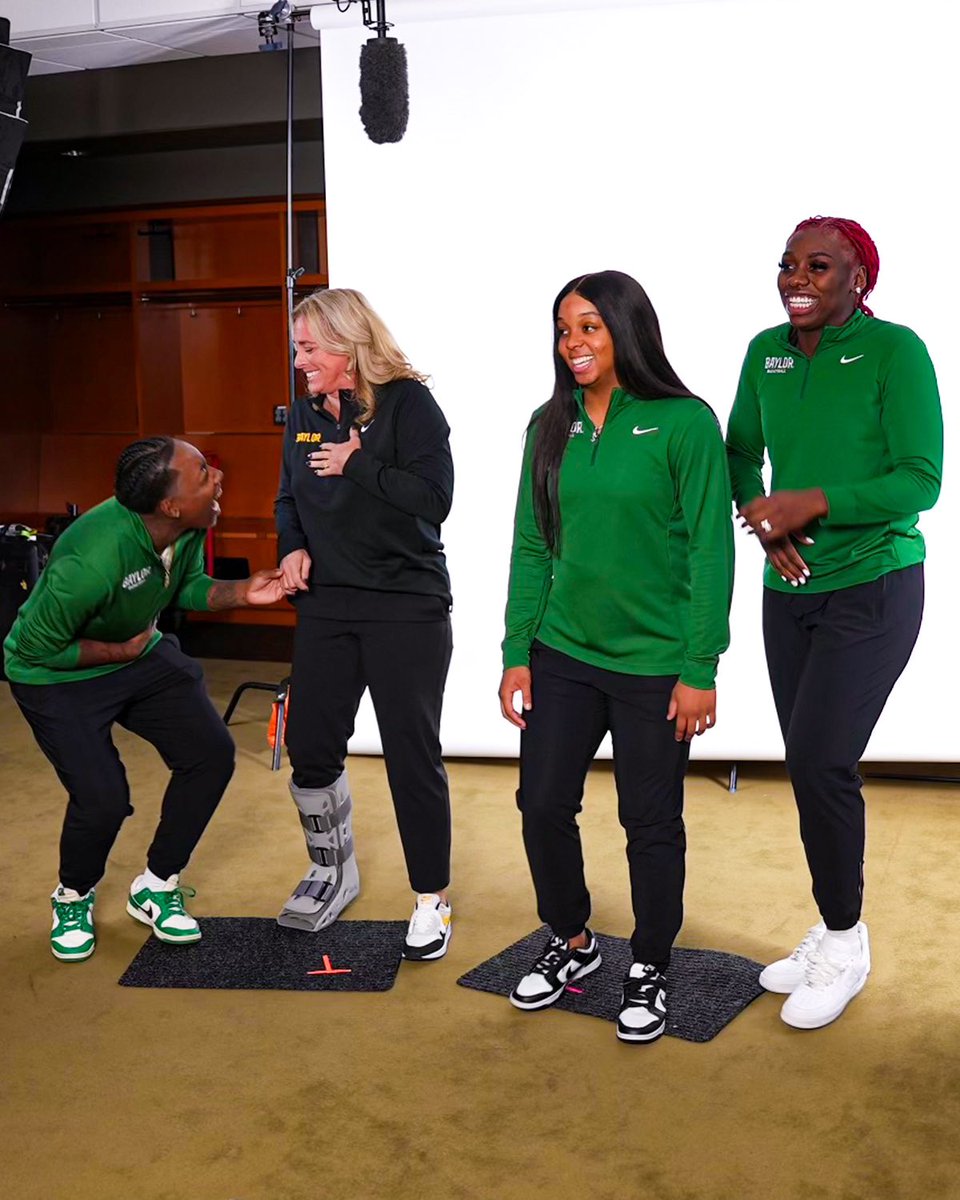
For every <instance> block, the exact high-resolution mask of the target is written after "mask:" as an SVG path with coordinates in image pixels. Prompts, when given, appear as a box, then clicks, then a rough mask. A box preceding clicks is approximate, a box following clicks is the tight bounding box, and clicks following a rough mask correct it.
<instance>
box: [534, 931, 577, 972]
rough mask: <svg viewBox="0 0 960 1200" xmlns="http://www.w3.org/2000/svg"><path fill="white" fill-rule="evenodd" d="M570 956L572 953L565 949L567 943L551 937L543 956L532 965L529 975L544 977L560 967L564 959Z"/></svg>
mask: <svg viewBox="0 0 960 1200" xmlns="http://www.w3.org/2000/svg"><path fill="white" fill-rule="evenodd" d="M572 954H573V951H572V950H570V949H569V948H568V947H567V943H566V942H565V941H564V940H563V938H559V937H552V938H551V939H550V941H549V943H548V944H547V948H546V950H544V952H543V954H541V955H540V957H539V958H538V959H537V961H536V962H535V963H534V964H533V971H532V972H531V974H535V975H546V974H548V973H549V972H550V971H551V970H553V969H554V968H555V967H559V966H562V965H563V962H564V959H565V957H566V956H567V955H572Z"/></svg>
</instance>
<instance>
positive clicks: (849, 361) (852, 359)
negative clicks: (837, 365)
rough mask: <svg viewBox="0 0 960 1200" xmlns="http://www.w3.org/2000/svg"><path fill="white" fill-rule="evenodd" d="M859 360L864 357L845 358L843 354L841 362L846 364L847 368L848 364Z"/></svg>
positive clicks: (859, 355)
mask: <svg viewBox="0 0 960 1200" xmlns="http://www.w3.org/2000/svg"><path fill="white" fill-rule="evenodd" d="M858 358H863V355H862V354H855V355H854V356H853V358H845V357H844V356H843V355H842V354H841V355H840V361H841V362H842V363H843V364H844V366H846V364H847V363H852V362H856V361H857V359H858Z"/></svg>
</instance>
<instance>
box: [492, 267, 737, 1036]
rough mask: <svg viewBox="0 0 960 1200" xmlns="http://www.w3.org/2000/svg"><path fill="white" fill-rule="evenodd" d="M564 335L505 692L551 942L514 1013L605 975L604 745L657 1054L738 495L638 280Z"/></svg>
mask: <svg viewBox="0 0 960 1200" xmlns="http://www.w3.org/2000/svg"><path fill="white" fill-rule="evenodd" d="M553 322H554V366H555V373H556V382H555V385H554V391H553V396H552V397H551V398H550V400H549V401H548V402H547V404H545V405H544V406H543V407H541V408H540V409H538V410H537V411H536V412H535V413H534V414H533V417H532V418H531V421H530V424H529V426H528V430H527V441H526V447H525V452H524V459H523V469H522V475H521V480H520V492H519V499H518V502H517V513H516V521H515V531H514V542H513V559H512V563H511V570H510V586H509V597H508V601H507V615H506V626H507V628H506V637H505V639H504V643H503V664H504V672H503V679H502V681H501V684H500V707H501V710H502V713H503V716H504V717H505V718H506V719H507V720H508V721H510V722H511V723H512V724H514V725H516V726H518V727H519V728H520V730H521V731H522V732H521V738H520V788H519V791H518V793H517V802H518V805H519V808H520V811H521V814H522V817H523V839H524V845H525V847H526V851H527V857H528V860H529V863H530V870H531V873H532V876H533V883H534V888H535V891H536V894H537V907H538V912H539V914H540V917H541V919H542V920H543V921H545V922H546V924H547V925H549V926H550V929H551V936H550V939H549V941H548V943H547V945H546V947H545V948H544V952H543V954H542V955H541V956H540V957H539V958H538V959H537V961H536V962H535V963H534V964H533V965H532V967H531V969H530V971H529V972H528V973H527V974H526V975H525V976H524V977H523V978H522V979H521V980H520V981H519V983H518V984H517V986H516V988H515V989H514V991H513V993H512V995H511V997H510V999H511V1002H512V1003H513V1004H514V1005H516V1007H518V1008H522V1009H539V1008H546V1007H547V1006H548V1005H550V1004H553V1003H554V1001H556V1000H557V999H559V997H560V996H561V995H562V993H563V990H564V988H565V987H566V985H567V984H568V983H570V982H571V981H572V980H573V979H575V978H577V977H578V976H583V975H586V974H588V973H589V972H591V971H593V970H595V969H596V968H597V967H598V966H599V965H600V953H599V950H598V946H597V939H596V938H595V937H594V935H593V934H592V933H591V931H590V930H589V929H588V928H587V920H588V918H589V915H590V896H589V893H588V891H587V887H586V882H585V880H584V872H583V856H582V853H581V848H580V832H579V829H578V826H577V819H576V818H577V814H578V812H579V811H580V806H581V801H582V797H583V785H584V780H585V778H586V773H587V770H588V769H589V766H590V763H591V761H592V759H593V756H594V754H595V753H596V751H597V748H598V746H599V745H600V742H601V740H602V738H603V736H604V735H605V734H606V733H607V732H608V731H609V732H610V733H611V734H612V737H613V754H614V767H615V774H616V783H617V794H618V797H619V816H620V822H621V824H622V825H623V827H624V829H625V831H626V835H627V860H628V863H629V869H630V885H631V892H632V899H633V910H634V917H635V922H636V926H635V929H634V932H633V936H632V938H631V947H632V950H633V957H634V960H635V962H634V964H633V966H632V967H631V969H630V972H629V975H628V977H627V979H626V981H625V983H624V988H623V1002H622V1006H621V1011H620V1016H619V1020H618V1023H617V1036H618V1037H619V1038H621V1039H622V1040H624V1041H629V1042H649V1041H653V1040H654V1039H656V1038H657V1037H659V1036H660V1034H662V1033H663V1031H664V1028H665V1025H666V990H667V981H666V978H665V975H666V970H667V966H668V964H669V960H670V951H671V947H672V945H673V942H674V939H675V938H676V935H677V933H678V931H679V929H680V924H681V921H682V918H683V881H684V856H685V849H686V839H685V833H684V825H683V779H684V774H685V771H686V766H687V760H688V757H689V748H690V745H689V744H690V740H691V739H692V738H693V737H694V735H696V734H701V733H704V732H705V731H706V730H707V729H709V728H711V726H712V725H713V724H714V723H715V720H716V691H715V687H714V684H715V674H716V668H717V661H718V659H719V656H720V654H721V653H722V652H723V651H724V650H725V649H726V647H727V643H728V641H729V631H728V623H727V619H728V613H729V608H730V596H731V589H732V581H733V537H732V522H731V506H730V494H729V490H728V489H729V478H728V474H727V467H726V462H725V460H724V450H723V440H722V437H721V434H720V430H719V427H718V425H717V420H716V417H715V416H714V414H713V412H712V411H711V410H710V408H709V407H708V406H707V405H706V404H704V403H703V401H701V400H700V399H698V398H697V397H696V396H694V395H692V393H691V392H690V391H689V390H688V389H687V388H686V387H684V385H683V383H682V382H681V381H680V379H679V378H678V376H677V374H676V372H675V371H674V370H673V368H672V367H671V366H670V363H669V362H668V361H667V357H666V355H665V353H664V350H663V344H662V341H661V337H660V326H659V322H658V321H657V316H656V313H655V312H654V309H653V306H652V305H651V303H650V301H649V299H648V298H647V295H646V293H645V292H644V290H643V288H642V287H641V286H640V284H639V283H637V281H636V280H635V279H632V278H631V277H630V276H629V275H625V274H623V273H622V272H620V271H601V272H598V273H597V274H593V275H586V276H583V277H581V278H577V279H574V280H571V282H570V283H568V284H567V285H566V286H565V287H564V288H563V289H562V290H561V291H560V294H559V295H558V297H557V299H556V301H555V302H554V306H553ZM517 693H519V694H520V696H521V699H522V711H521V712H518V711H516V710H515V708H514V701H515V697H516V695H517Z"/></svg>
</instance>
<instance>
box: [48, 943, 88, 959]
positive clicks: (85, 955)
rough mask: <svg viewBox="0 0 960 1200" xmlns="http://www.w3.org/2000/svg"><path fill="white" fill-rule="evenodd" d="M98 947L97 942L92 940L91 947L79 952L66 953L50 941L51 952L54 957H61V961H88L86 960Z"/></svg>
mask: <svg viewBox="0 0 960 1200" xmlns="http://www.w3.org/2000/svg"><path fill="white" fill-rule="evenodd" d="M96 948H97V943H96V942H91V943H90V947H89V949H87V950H82V951H81V952H80V953H79V954H64V953H63V951H62V950H58V949H57V948H56V946H54V945H53V943H52V942H51V943H50V952H51V954H52V955H53V957H54V958H56V959H59V960H60V962H86V960H87V959H88V958H89V957H90V955H91V954H92V953H93V952H94V950H96Z"/></svg>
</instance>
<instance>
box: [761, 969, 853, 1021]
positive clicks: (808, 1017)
mask: <svg viewBox="0 0 960 1200" xmlns="http://www.w3.org/2000/svg"><path fill="white" fill-rule="evenodd" d="M869 978H870V972H869V971H867V972H866V974H865V975H864V977H863V978H862V979H861V980H860V982H859V983H858V984H857V986H856V987H855V988H854V989H853V991H852V992H851V993H850V995H849V996H847V998H846V999H845V1000H844V1002H843V1004H841V1005H840V1007H839V1008H837V1009H831V1010H830V1011H829V1012H826V1013H804V1012H800V1013H791V1012H785V1011H784V1009H786V1007H787V1005H786V1004H784V1006H783V1008H781V1010H780V1019H781V1020H782V1021H783V1023H784V1024H785V1025H789V1026H790V1028H791V1029H823V1027H824V1026H825V1025H832V1024H833V1022H834V1021H836V1020H837V1018H838V1017H842V1016H843V1014H844V1013H845V1012H846V1010H847V1005H848V1004H849V1003H850V1001H851V1000H852V999H853V998H854V997H855V996H859V995H860V993H861V992H862V991H863V989H864V987H865V986H866V983H867V980H868V979H869ZM788 1003H789V1002H788Z"/></svg>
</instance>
